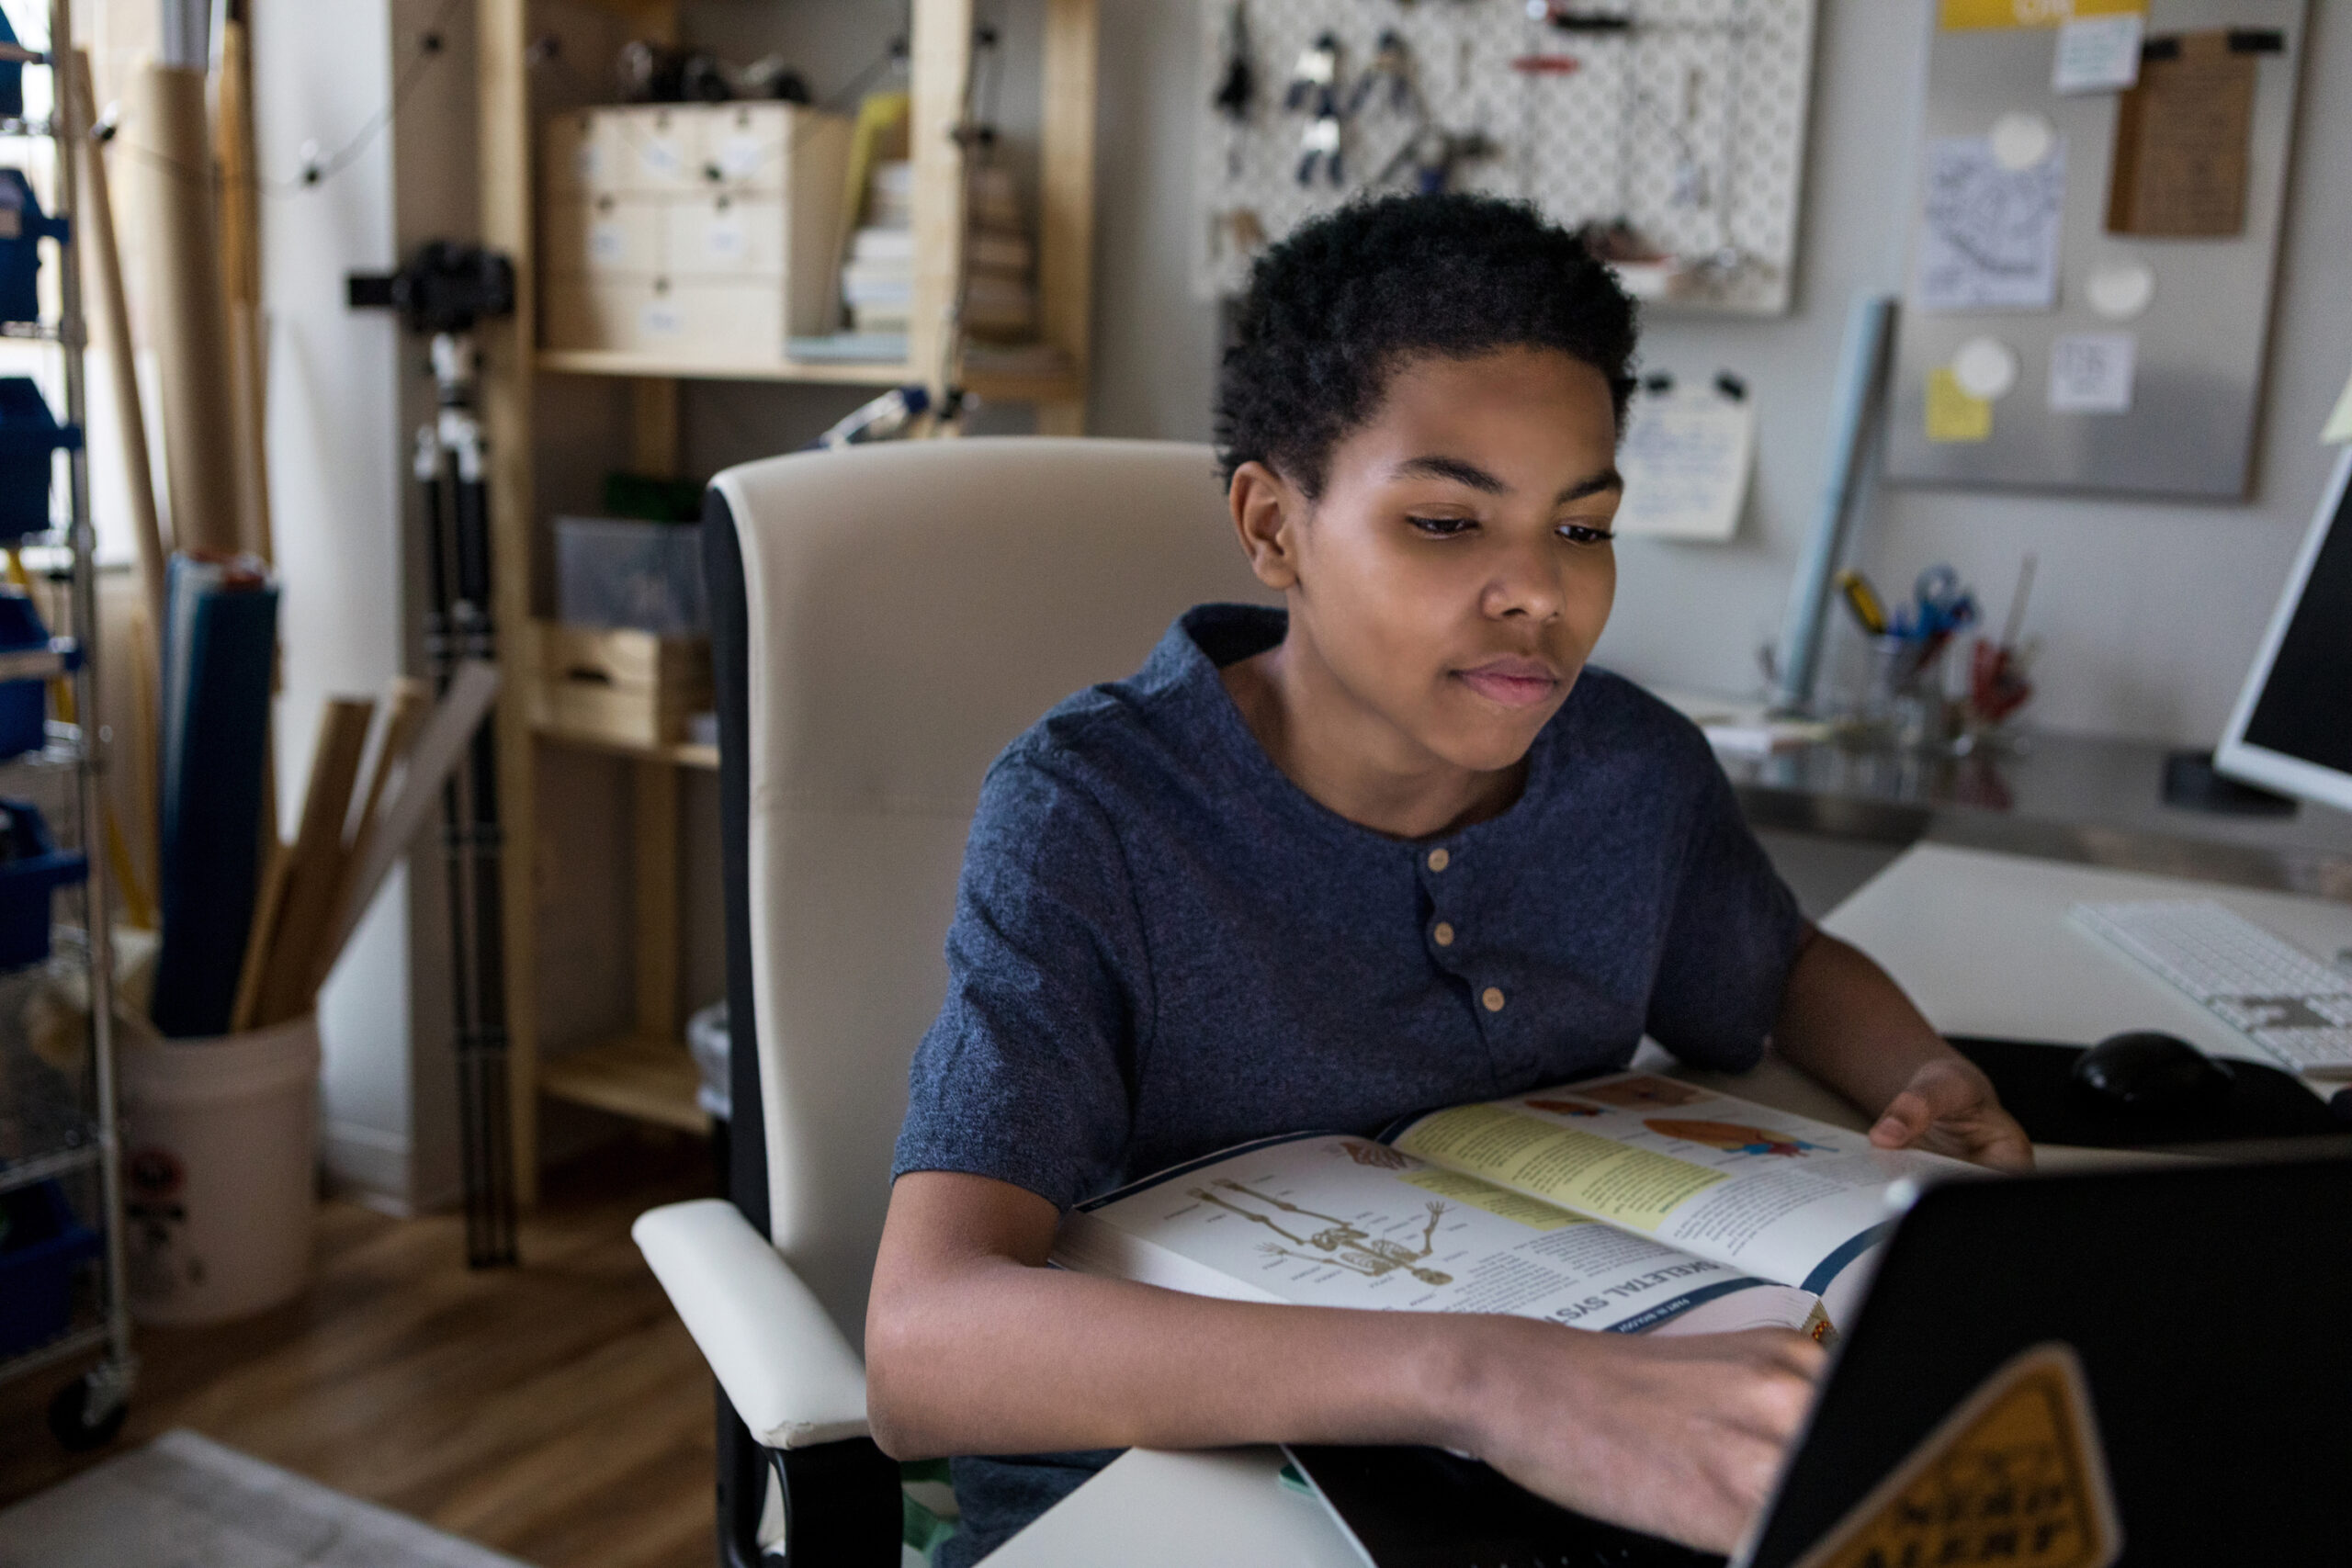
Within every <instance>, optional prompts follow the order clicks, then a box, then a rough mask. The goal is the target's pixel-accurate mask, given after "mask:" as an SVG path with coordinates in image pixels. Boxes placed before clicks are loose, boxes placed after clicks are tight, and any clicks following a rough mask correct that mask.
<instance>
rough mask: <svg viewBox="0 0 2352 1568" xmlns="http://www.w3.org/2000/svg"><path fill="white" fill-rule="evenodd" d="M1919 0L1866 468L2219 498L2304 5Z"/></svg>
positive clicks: (2245, 479) (2272, 227)
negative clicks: (1893, 283) (1919, 86)
mask: <svg viewBox="0 0 2352 1568" xmlns="http://www.w3.org/2000/svg"><path fill="white" fill-rule="evenodd" d="M1932 4H1933V6H1934V8H1935V9H1934V17H1933V20H1932V24H1931V25H1933V26H1934V28H1935V29H1936V31H1935V36H1934V38H1933V39H1932V41H1931V42H1930V45H1929V49H1928V79H1927V85H1926V93H1925V95H1924V98H1923V108H1922V111H1921V114H1922V123H1921V131H1922V134H1921V137H1920V147H1919V170H1918V175H1917V184H1916V186H1915V193H1914V199H1913V202H1912V206H1911V209H1910V211H1911V216H1910V221H1911V236H1910V243H1909V248H1908V255H1907V261H1906V266H1905V286H1904V287H1905V293H1904V310H1903V319H1902V324H1901V328H1900V331H1899V333H1898V338H1897V346H1896V350H1895V362H1894V388H1893V392H1892V394H1891V397H1890V400H1889V420H1888V430H1887V474H1888V477H1889V478H1891V479H1896V480H1910V481H1923V482H1930V483H1943V484H1955V485H1981V486H2006V487H2015V488H2019V489H2027V490H2047V491H2110V492H2128V493H2138V494H2150V495H2170V496H2184V497H2198V498H2205V499H2210V500H2235V499H2240V498H2242V497H2243V496H2244V495H2245V493H2246V489H2247V485H2248V483H2249V481H2250V478H2251V467H2252V457H2253V446H2254V435H2255V430H2256V416H2257V413H2258V412H2259V405H2260V400H2261V390H2262V376H2263V362H2264V348H2265V340H2266V339H2267V335H2268V333H2269V327H2270V292H2271V284H2272V277H2273V274H2274V272H2275V270H2276V266H2277V259H2278V222H2279V216H2280V212H2281V209H2282V207H2283V205H2284V201H2285V185H2286V173H2287V152H2288V143H2289V141H2290V133H2291V127H2292V123H2293V117H2294V107H2295V91H2296V81H2297V77H2298V74H2299V72H2300V63H2301V46H2302V32H2303V23H2304V0H2146V3H2145V4H2144V5H2143V4H2142V3H2141V0H1932ZM2102 35H2103V36H2102ZM2127 47H2128V50H2129V53H2128V55H2127V54H2126V53H2125V52H2124V51H2125V49H2126V48H2127ZM2126 75H2128V76H2130V77H2131V80H2132V84H2133V85H2131V86H2130V87H2128V88H2127V87H2124V86H2122V85H2120V81H2121V79H2122V78H2123V77H2124V76H2126ZM2061 85H2064V86H2066V87H2068V88H2069V89H2070V90H2067V91H2060V90H2059V88H2060V86H2061Z"/></svg>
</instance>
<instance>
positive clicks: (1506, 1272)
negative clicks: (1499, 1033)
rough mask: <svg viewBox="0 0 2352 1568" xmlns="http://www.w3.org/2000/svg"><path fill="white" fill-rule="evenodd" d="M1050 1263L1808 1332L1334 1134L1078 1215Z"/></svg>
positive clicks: (1550, 1213)
mask: <svg viewBox="0 0 2352 1568" xmlns="http://www.w3.org/2000/svg"><path fill="white" fill-rule="evenodd" d="M1054 1261H1055V1262H1057V1263H1059V1264H1061V1265H1062V1266H1063V1267H1065V1268H1070V1269H1082V1270H1085V1271H1087V1272H1090V1273H1097V1274H1109V1275H1114V1276H1117V1277H1120V1278H1125V1279H1132V1280H1141V1281H1143V1282H1144V1283H1146V1284H1154V1285H1161V1286H1165V1287H1167V1288H1169V1289H1171V1290H1181V1291H1186V1292H1191V1293H1193V1294H1196V1295H1217V1296H1226V1297H1229V1298H1235V1299H1239V1300H1248V1301H1281V1302H1293V1303H1303V1304H1308V1305H1314V1306H1337V1307H1368V1308H1373V1309H1376V1310H1386V1311H1392V1312H1494V1313H1509V1314H1515V1315H1517V1316H1521V1317H1540V1318H1545V1319H1548V1320H1550V1321H1552V1322H1554V1323H1562V1324H1568V1325H1574V1326H1576V1327H1578V1328H1590V1329H1600V1330H1606V1331H1610V1332H1614V1333H1619V1334H1633V1333H1643V1332H1652V1331H1665V1332H1679V1333H1709V1332H1728V1331H1730V1330H1733V1329H1739V1328H1755V1327H1764V1326H1778V1327H1786V1328H1796V1329H1799V1330H1800V1331H1804V1332H1810V1331H1811V1329H1812V1327H1813V1325H1814V1324H1815V1321H1816V1320H1817V1311H1816V1303H1815V1301H1814V1299H1813V1298H1812V1297H1811V1296H1809V1295H1806V1294H1804V1293H1803V1292H1798V1291H1792V1290H1789V1289H1787V1288H1785V1287H1782V1286H1779V1285H1774V1284H1771V1283H1770V1282H1768V1281H1765V1280H1758V1279H1755V1278H1753V1277H1751V1276H1750V1275H1748V1274H1747V1273H1744V1272H1743V1271H1741V1270H1740V1269H1736V1268H1731V1267H1726V1266H1724V1265H1723V1264H1720V1263H1713V1262H1709V1261H1707V1260H1705V1259H1703V1258H1693V1257H1691V1256H1690V1255H1689V1254H1687V1253H1684V1252H1679V1251H1677V1250H1676V1249H1675V1248H1673V1247H1668V1246H1665V1245H1663V1244H1661V1243H1658V1242H1657V1241H1653V1240H1650V1239H1649V1238H1647V1237H1644V1236H1637V1235H1628V1234H1626V1233H1625V1232H1623V1231H1622V1230H1618V1229H1614V1228H1612V1227H1611V1226H1608V1225H1604V1224H1596V1223H1595V1222H1593V1221H1591V1220H1589V1219H1586V1218H1584V1217H1582V1216H1580V1215H1577V1214H1571V1213H1566V1211H1564V1210H1562V1209H1560V1208H1558V1207H1556V1206H1555V1205H1554V1204H1551V1203H1546V1202H1542V1201H1537V1200H1534V1199H1532V1198H1529V1197H1527V1196H1525V1195H1524V1194H1522V1193H1518V1192H1511V1191H1508V1190H1504V1189H1502V1188H1500V1187H1497V1186H1495V1185H1493V1184H1492V1183H1489V1182H1486V1181H1482V1180H1479V1179H1477V1178H1476V1177H1473V1176H1466V1175H1464V1174H1462V1173H1461V1172H1458V1171H1453V1170H1446V1169H1442V1168H1438V1167H1436V1166H1433V1165H1430V1164H1429V1163H1428V1162H1426V1161H1424V1160H1421V1159H1419V1158H1416V1157H1414V1156H1411V1155H1408V1154H1405V1153H1403V1152H1401V1151H1399V1150H1397V1149H1394V1148H1390V1147H1388V1146H1386V1145H1383V1144H1379V1143H1375V1142H1373V1141H1372V1140H1370V1139H1365V1138H1351V1137H1342V1136H1340V1135H1337V1134H1301V1135H1299V1136H1296V1137H1291V1138H1280V1139H1272V1140H1269V1141H1267V1142H1265V1143H1263V1144H1255V1145H1248V1146H1247V1147H1244V1148H1242V1149H1239V1150H1234V1151H1229V1152H1227V1154H1224V1155H1220V1156H1212V1157H1211V1158H1209V1159H1207V1160H1204V1161H1200V1162H1196V1163H1195V1164H1193V1165H1190V1166H1182V1167H1179V1168H1176V1169H1174V1170H1172V1171H1165V1172H1162V1173H1161V1174H1160V1175H1159V1176H1156V1177H1152V1178H1149V1179H1146V1180H1144V1181H1141V1182H1137V1183H1136V1184H1135V1185H1133V1186H1131V1187H1128V1188H1125V1189H1123V1190H1120V1191H1118V1192H1114V1193H1112V1194H1110V1195H1109V1196H1108V1197H1105V1198H1100V1199H1097V1200H1095V1201H1093V1202H1091V1203H1088V1204H1085V1205H1082V1206H1081V1207H1080V1209H1079V1210H1077V1211H1075V1212H1073V1213H1071V1214H1069V1216H1068V1217H1067V1218H1066V1219H1065V1220H1064V1221H1063V1224H1062V1230H1061V1234H1060V1235H1059V1237H1058V1238H1057V1242H1056V1245H1055V1248H1054Z"/></svg>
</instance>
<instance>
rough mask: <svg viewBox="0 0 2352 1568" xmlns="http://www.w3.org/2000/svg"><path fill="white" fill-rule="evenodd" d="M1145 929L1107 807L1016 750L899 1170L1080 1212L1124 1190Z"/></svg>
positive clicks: (917, 1074)
mask: <svg viewBox="0 0 2352 1568" xmlns="http://www.w3.org/2000/svg"><path fill="white" fill-rule="evenodd" d="M1147 987H1148V969H1147V966H1146V964H1145V963H1144V953H1143V940H1142V932H1141V924H1140V921H1139V919H1138V918H1137V916H1136V903H1135V896H1134V891H1133V887H1132V884H1131V882H1130V879H1129V877H1128V875H1127V871H1126V865H1125V857H1124V855H1123V854H1122V853H1121V852H1120V848H1119V843H1118V840H1117V837H1116V835H1115V833H1114V830H1113V829H1112V827H1111V823H1110V820H1109V818H1107V816H1106V815H1105V814H1104V812H1103V809H1102V807H1100V806H1099V805H1098V804H1097V803H1096V802H1095V800H1094V799H1093V798H1092V796H1091V795H1088V794H1087V793H1086V792H1085V791H1084V789H1083V788H1082V787H1080V785H1078V784H1075V783H1073V782H1072V781H1070V780H1069V779H1068V778H1066V777H1063V776H1061V775H1060V774H1059V773H1057V772H1055V771H1052V770H1049V769H1048V768H1046V767H1045V766H1043V765H1041V764H1040V763H1038V762H1037V761H1034V760H1030V759H1024V758H1023V757H1020V756H1019V755H1017V754H1016V755H1013V756H1008V757H1007V758H1005V759H1003V760H1001V761H999V762H998V764H997V766H996V767H995V768H994V769H993V770H991V772H990V773H989V779H988V782H987V783H986V784H984V785H983V786H982V788H981V791H980V801H979V807H978V812H977V814H976V815H975V817H974V818H973V822H972V831H971V836H970V838H969V840H967V843H966V846H965V851H964V870H963V877H962V881H961V883H960V885H959V886H958V889H957V894H956V919H955V923H954V924H953V925H952V926H951V927H950V928H949V930H948V933H947V998H946V1001H945V1002H944V1005H943V1006H942V1007H941V1009H940V1011H939V1017H938V1020H937V1021H935V1022H933V1024H932V1026H931V1029H930V1031H929V1032H927V1033H926V1034H925V1035H924V1036H923V1039H922V1044H921V1045H920V1046H919V1047H917V1049H916V1051H915V1057H914V1065H913V1066H912V1068H911V1070H910V1075H909V1083H908V1094H907V1120H906V1123H905V1125H904V1126H903V1127H902V1128H901V1129H900V1131H899V1146H898V1152H897V1156H896V1158H895V1160H894V1161H893V1167H892V1171H891V1175H892V1178H893V1179H896V1178H897V1177H899V1176H901V1175H904V1174H905V1173H906V1172H908V1171H910V1170H952V1171H961V1172H965V1173H967V1174H969V1175H974V1176H988V1177H993V1178H995V1179H997V1180H1000V1181H1009V1182H1011V1183H1012V1184H1013V1185H1015V1186H1017V1187H1023V1188H1026V1189H1028V1190H1030V1191H1032V1192H1035V1193H1036V1194H1038V1195H1039V1196H1040V1197H1043V1198H1046V1199H1048V1200H1050V1201H1052V1202H1053V1203H1055V1204H1056V1205H1057V1206H1058V1207H1060V1208H1064V1209H1067V1208H1069V1206H1070V1205H1072V1204H1074V1203H1076V1202H1078V1201H1080V1200H1081V1199H1084V1198H1087V1197H1090V1196H1091V1195H1093V1194H1094V1193H1095V1192H1097V1191H1099V1190H1102V1189H1103V1188H1105V1187H1107V1186H1110V1185H1112V1184H1113V1182H1114V1179H1115V1178H1116V1176H1117V1174H1118V1172H1119V1171H1120V1169H1121V1168H1122V1164H1123V1160H1124V1157H1125V1149H1126V1145H1127V1140H1128V1134H1129V1130H1130V1124H1131V1121H1132V1111H1131V1107H1132V1104H1133V1097H1132V1094H1131V1091H1130V1086H1131V1083H1132V1081H1133V1077H1134V1071H1135V1060H1136V1020H1137V1019H1138V1018H1141V1017H1145V1016H1148V1009H1147V1007H1146V1006H1145V1004H1144V998H1145V995H1146V990H1147Z"/></svg>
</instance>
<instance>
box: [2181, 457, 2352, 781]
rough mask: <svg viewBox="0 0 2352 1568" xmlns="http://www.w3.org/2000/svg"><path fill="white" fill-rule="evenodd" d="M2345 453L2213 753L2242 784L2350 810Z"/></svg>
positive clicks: (2351, 632)
mask: <svg viewBox="0 0 2352 1568" xmlns="http://www.w3.org/2000/svg"><path fill="white" fill-rule="evenodd" d="M2347 480H2352V446H2348V447H2346V449H2345V452H2344V456H2343V457H2341V458H2339V459H2338V460H2337V462H2336V465H2335V477H2334V478H2332V479H2329V481H2328V485H2327V493H2326V495H2325V496H2324V497H2323V498H2322V500H2321V502H2320V506H2319V515H2318V516H2316V517H2314V518H2312V528H2311V534H2310V535H2309V536H2308V537H2306V538H2305V539H2304V540H2303V547H2302V551H2301V554H2300V555H2298V556H2297V557H2296V558H2295V570H2294V571H2293V572H2292V573H2290V575H2289V577H2288V579H2287V591H2286V592H2284V593H2283V594H2281V595H2280V596H2279V599H2278V612H2277V613H2276V614H2275V615H2272V616H2271V617H2270V629H2269V630H2268V631H2267V632H2266V633H2264V634H2263V638H2262V653H2261V655H2260V657H2258V658H2256V660H2255V661H2254V671H2253V673H2252V674H2250V675H2248V676H2247V677H2246V682H2245V691H2243V692H2241V693H2240V694H2238V705H2237V708H2236V710H2235V711H2234V712H2233V713H2232V714H2231V715H2230V725H2229V728H2227V729H2226V730H2224V731H2223V732H2222V745H2221V749H2220V750H2218V751H2216V752H2215V753H2214V755H2213V765H2214V767H2215V768H2216V769H2217V770H2219V771H2220V772H2222V773H2226V774H2228V775H2229V776H2230V777H2232V778H2234V779H2239V780H2242V781H2243V782H2245V783H2246V784H2260V785H2262V786H2263V787H2265V788H2267V789H2274V790H2278V791H2280V792H2282V793H2284V794H2287V795H2300V796H2301V797H2302V798H2303V799H2305V800H2315V801H2318V802H2320V803H2321V804H2323V805H2326V806H2333V807H2337V808H2338V809H2340V810H2345V811H2352V491H2347Z"/></svg>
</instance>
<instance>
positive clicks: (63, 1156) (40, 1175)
mask: <svg viewBox="0 0 2352 1568" xmlns="http://www.w3.org/2000/svg"><path fill="white" fill-rule="evenodd" d="M89 1138H90V1141H89V1142H88V1143H86V1144H83V1145H78V1146H76V1147H74V1148H70V1149H60V1150H58V1151H57V1152H56V1153H54V1154H46V1155H35V1156H32V1158H30V1159H20V1160H14V1161H11V1162H10V1163H8V1164H6V1165H0V1192H13V1191H15V1190H17V1189H18V1188H19V1187H30V1186H32V1185H34V1184H35V1183H36V1182H41V1181H47V1180H50V1179H51V1178H53V1177H59V1176H63V1175H66V1174H67V1173H69V1172H72V1171H76V1170H85V1169H87V1168H90V1167H92V1166H94V1165H96V1164H97V1163H98V1161H99V1159H100V1158H102V1157H103V1156H104V1155H105V1153H106V1151H105V1149H104V1148H103V1147H102V1146H101V1145H99V1143H98V1141H97V1134H96V1132H91V1133H90V1134H89Z"/></svg>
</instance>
